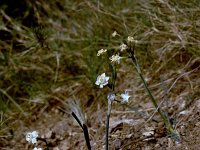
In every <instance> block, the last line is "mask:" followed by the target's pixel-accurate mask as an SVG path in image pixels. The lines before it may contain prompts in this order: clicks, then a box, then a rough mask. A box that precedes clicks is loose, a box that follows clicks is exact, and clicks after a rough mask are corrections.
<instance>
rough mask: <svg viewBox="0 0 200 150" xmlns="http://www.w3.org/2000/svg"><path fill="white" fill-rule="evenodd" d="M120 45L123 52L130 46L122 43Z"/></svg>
mask: <svg viewBox="0 0 200 150" xmlns="http://www.w3.org/2000/svg"><path fill="white" fill-rule="evenodd" d="M119 47H120V51H121V52H123V51H124V50H126V49H127V48H128V46H127V45H126V44H124V43H123V44H122V45H120V46H119Z"/></svg>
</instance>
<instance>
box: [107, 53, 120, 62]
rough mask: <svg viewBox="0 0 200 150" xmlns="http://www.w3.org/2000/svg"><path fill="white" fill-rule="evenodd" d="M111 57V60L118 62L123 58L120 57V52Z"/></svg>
mask: <svg viewBox="0 0 200 150" xmlns="http://www.w3.org/2000/svg"><path fill="white" fill-rule="evenodd" d="M109 59H110V60H111V62H117V63H118V64H119V63H120V59H122V57H120V56H119V54H116V55H112V57H110V58H109Z"/></svg>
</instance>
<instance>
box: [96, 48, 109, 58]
mask: <svg viewBox="0 0 200 150" xmlns="http://www.w3.org/2000/svg"><path fill="white" fill-rule="evenodd" d="M105 52H107V49H100V50H99V51H98V53H97V56H100V55H101V54H103V53H105Z"/></svg>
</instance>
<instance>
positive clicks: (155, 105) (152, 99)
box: [131, 55, 179, 139]
mask: <svg viewBox="0 0 200 150" xmlns="http://www.w3.org/2000/svg"><path fill="white" fill-rule="evenodd" d="M131 58H132V61H133V64H134V66H135V68H136V71H137V73H138V74H139V76H140V78H141V80H142V82H143V84H144V87H145V90H146V91H147V93H148V95H149V97H150V99H151V102H152V104H153V105H154V107H155V108H156V109H157V111H158V113H159V115H160V116H161V118H162V120H163V122H164V123H165V126H166V128H167V130H168V131H169V132H170V133H171V134H172V135H175V136H176V137H178V139H179V134H178V132H177V131H176V130H174V129H173V127H172V125H171V123H170V121H169V119H168V117H167V116H166V115H165V114H164V113H163V112H162V110H161V109H160V108H159V106H158V104H157V102H156V100H155V98H154V97H153V95H152V93H151V91H150V90H149V88H148V85H147V82H146V80H145V79H144V77H143V75H142V72H141V69H140V66H139V64H138V62H137V59H136V57H135V56H134V55H132V56H131Z"/></svg>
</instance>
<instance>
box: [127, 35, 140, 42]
mask: <svg viewBox="0 0 200 150" xmlns="http://www.w3.org/2000/svg"><path fill="white" fill-rule="evenodd" d="M127 41H128V43H135V44H137V43H138V41H137V40H134V38H133V37H132V36H128V38H127Z"/></svg>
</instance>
